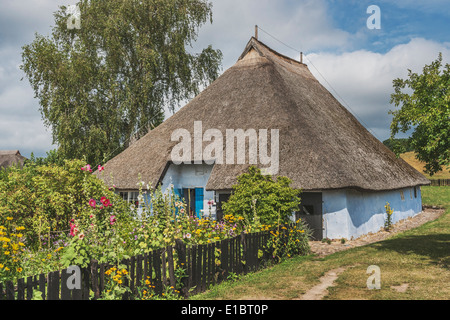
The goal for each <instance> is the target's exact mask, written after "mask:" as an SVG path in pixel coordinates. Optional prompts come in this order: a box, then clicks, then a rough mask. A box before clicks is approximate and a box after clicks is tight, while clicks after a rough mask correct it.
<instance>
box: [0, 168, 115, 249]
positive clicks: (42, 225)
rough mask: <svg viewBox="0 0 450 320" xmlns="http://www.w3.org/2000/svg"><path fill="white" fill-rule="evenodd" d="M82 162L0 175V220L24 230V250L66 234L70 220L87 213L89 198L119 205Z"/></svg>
mask: <svg viewBox="0 0 450 320" xmlns="http://www.w3.org/2000/svg"><path fill="white" fill-rule="evenodd" d="M91 171H92V170H91V169H90V168H89V167H88V166H87V165H86V163H85V162H84V161H82V160H70V161H68V160H66V161H64V165H62V166H58V165H54V164H49V165H37V164H36V162H32V161H30V162H28V163H27V164H26V165H25V166H24V168H23V169H20V168H16V167H12V168H9V169H8V170H4V171H2V174H1V175H0V216H11V217H14V219H15V220H16V221H17V223H19V224H21V225H23V226H24V227H25V228H26V232H25V234H26V238H27V243H26V244H27V247H28V246H29V247H31V248H33V249H38V248H40V247H42V246H43V243H44V242H46V243H47V246H48V247H50V246H51V244H52V243H51V241H50V239H51V238H52V236H54V235H56V234H58V233H61V232H65V233H66V234H68V233H69V224H70V220H71V219H74V218H78V217H79V216H80V215H82V214H83V212H86V210H87V209H89V205H88V203H89V200H90V199H91V198H95V199H100V198H101V197H103V196H105V197H107V198H109V199H111V201H112V202H114V203H116V204H119V202H120V201H122V200H121V199H120V198H119V197H118V196H116V195H115V194H114V192H113V191H112V190H108V188H107V187H106V186H105V185H104V184H103V182H102V181H101V180H99V179H98V178H97V177H95V176H94V175H92V174H90V172H91Z"/></svg>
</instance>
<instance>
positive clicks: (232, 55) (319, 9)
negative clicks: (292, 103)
mask: <svg viewBox="0 0 450 320" xmlns="http://www.w3.org/2000/svg"><path fill="white" fill-rule="evenodd" d="M212 3H213V24H209V23H208V24H205V25H204V26H202V27H201V29H200V32H199V39H198V40H199V41H198V42H197V43H196V44H195V46H194V48H196V49H198V48H203V47H205V46H206V45H208V44H212V45H213V47H214V48H218V49H220V50H222V52H223V53H224V61H223V65H224V68H225V69H227V68H229V67H230V66H231V65H233V64H234V63H235V62H236V60H237V58H238V57H239V55H240V54H241V53H242V51H243V49H244V46H245V44H246V43H247V41H248V40H249V39H250V37H252V36H253V35H254V26H255V25H258V26H259V27H260V28H261V29H263V30H265V31H267V32H268V33H270V34H271V35H273V36H275V37H276V38H278V39H279V40H281V41H283V42H285V43H288V44H289V45H290V46H292V47H294V48H296V49H298V50H299V51H303V52H306V51H309V50H321V49H326V48H342V47H346V46H347V45H349V43H350V42H351V41H355V40H356V39H357V36H355V35H351V34H349V33H348V32H346V31H343V30H340V29H338V28H336V27H335V26H333V19H332V17H330V16H329V14H328V12H327V4H326V1H323V0H301V1H294V2H293V1H273V0H245V1H241V0H227V1H223V0H213V1H212ZM259 40H261V41H262V42H264V43H266V44H267V45H269V46H270V47H272V48H273V49H274V50H277V51H279V52H280V53H283V54H285V55H288V56H292V55H294V56H295V55H297V56H299V53H298V52H294V51H293V50H291V49H288V48H286V47H285V46H283V45H282V44H280V43H279V42H277V41H276V40H274V39H273V38H271V37H270V36H268V35H267V34H265V33H264V32H263V31H259Z"/></svg>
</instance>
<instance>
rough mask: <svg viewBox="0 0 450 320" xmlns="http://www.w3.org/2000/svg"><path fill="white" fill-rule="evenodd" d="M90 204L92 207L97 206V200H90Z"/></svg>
mask: <svg viewBox="0 0 450 320" xmlns="http://www.w3.org/2000/svg"><path fill="white" fill-rule="evenodd" d="M89 205H90V206H91V207H92V208H95V206H96V205H97V203H96V202H95V200H94V199H91V200H89Z"/></svg>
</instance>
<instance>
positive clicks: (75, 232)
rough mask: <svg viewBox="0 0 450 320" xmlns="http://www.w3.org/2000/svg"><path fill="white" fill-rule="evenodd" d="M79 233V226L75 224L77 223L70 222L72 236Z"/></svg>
mask: <svg viewBox="0 0 450 320" xmlns="http://www.w3.org/2000/svg"><path fill="white" fill-rule="evenodd" d="M77 233H78V228H77V226H76V225H75V224H72V223H71V224H70V235H71V236H72V237H75V236H76V235H77Z"/></svg>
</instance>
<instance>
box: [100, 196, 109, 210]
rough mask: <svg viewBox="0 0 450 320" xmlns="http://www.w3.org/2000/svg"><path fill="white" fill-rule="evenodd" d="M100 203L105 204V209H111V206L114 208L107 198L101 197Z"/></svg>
mask: <svg viewBox="0 0 450 320" xmlns="http://www.w3.org/2000/svg"><path fill="white" fill-rule="evenodd" d="M100 202H101V203H103V206H104V207H105V208H106V207H109V206H112V204H111V202H110V201H109V199H107V198H106V197H101V199H100Z"/></svg>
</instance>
